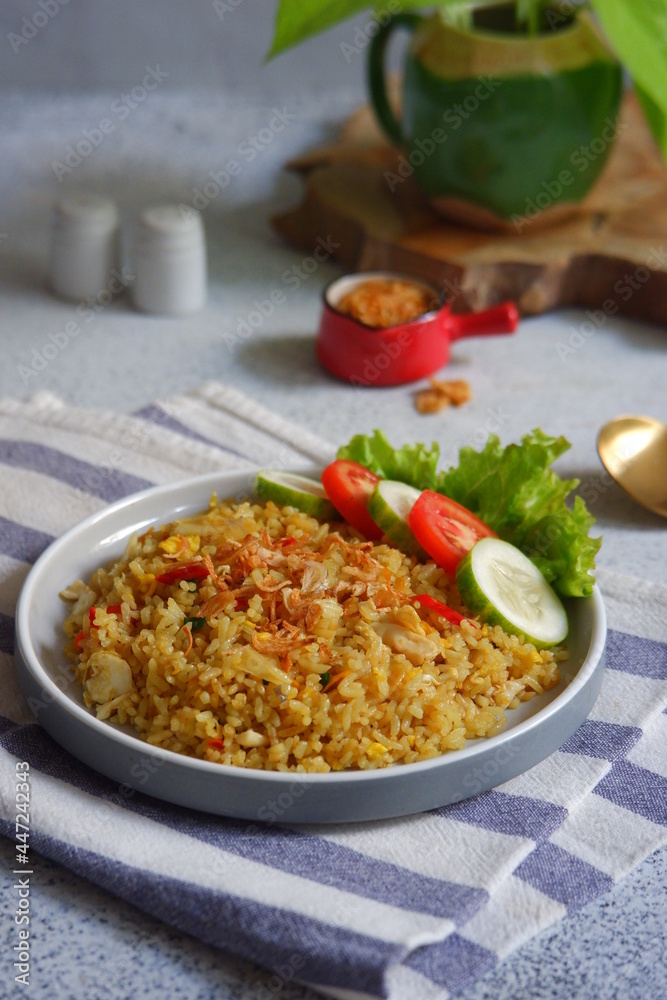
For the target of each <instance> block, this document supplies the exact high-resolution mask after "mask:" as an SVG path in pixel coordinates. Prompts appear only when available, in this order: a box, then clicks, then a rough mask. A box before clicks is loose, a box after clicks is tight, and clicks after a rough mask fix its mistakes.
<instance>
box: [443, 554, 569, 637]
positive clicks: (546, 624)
mask: <svg viewBox="0 0 667 1000" xmlns="http://www.w3.org/2000/svg"><path fill="white" fill-rule="evenodd" d="M456 583H457V585H458V588H459V593H460V594H461V597H462V599H463V601H464V603H465V604H466V605H467V607H469V608H470V610H471V611H472V612H473V614H475V615H479V617H480V618H481V619H482V621H485V622H487V623H488V624H489V625H500V626H501V628H503V629H504V630H505V632H509V633H511V634H512V635H522V636H523V637H524V638H525V639H526V640H527V641H528V642H532V643H533V645H535V646H537V647H538V649H544V648H546V647H548V646H555V645H557V644H558V643H559V642H562V641H563V639H565V637H566V635H567V630H568V624H567V614H566V611H565V608H564V607H563V605H562V604H561V602H560V600H559V599H558V597H557V596H556V594H555V592H554V590H553V589H552V587H551V586H550V585H549V584H548V583H547V581H546V580H545V579H544V577H543V576H542V574H541V573H540V571H539V569H538V568H537V566H535V565H534V564H533V563H532V562H531V561H530V559H529V558H528V556H525V555H524V554H523V552H521V551H520V549H517V548H516V546H514V545H510V543H509V542H503V541H501V539H500V538H482V539H480V541H479V542H477V543H476V544H475V545H474V546H473V547H472V549H471V550H470V552H469V553H468V554H467V556H465V557H464V558H463V559H462V560H461V562H460V563H459V565H458V568H457V570H456Z"/></svg>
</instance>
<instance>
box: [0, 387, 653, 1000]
mask: <svg viewBox="0 0 667 1000" xmlns="http://www.w3.org/2000/svg"><path fill="white" fill-rule="evenodd" d="M332 454H333V446H332V445H330V444H328V443H326V442H324V441H321V440H319V439H317V438H315V437H313V436H312V435H310V434H308V433H307V432H306V431H304V430H303V429H302V428H299V427H296V426H294V425H292V424H289V423H287V422H286V421H284V420H283V419H281V418H279V417H278V416H276V415H275V414H272V413H270V412H268V411H267V410H265V409H263V408H262V407H260V406H258V405H257V403H255V402H254V401H250V400H249V399H247V398H246V397H244V396H242V395H240V394H239V393H238V392H236V391H235V390H233V389H229V388H224V387H222V386H219V385H215V384H206V385H204V386H202V387H201V388H200V389H198V390H197V391H195V392H193V393H191V394H189V395H186V396H179V397H177V398H174V399H170V400H166V401H162V402H159V403H156V404H155V405H153V406H150V407H147V408H146V409H144V410H141V411H140V412H138V413H137V414H136V415H134V416H132V417H128V416H120V415H118V414H109V413H97V412H83V411H81V410H76V409H73V408H71V407H69V406H66V405H65V404H63V403H62V402H60V401H59V400H57V399H56V398H54V397H53V396H51V395H48V394H45V393H40V394H38V395H36V396H35V397H33V398H32V399H31V400H29V401H28V402H17V401H14V400H5V401H0V464H1V466H2V469H1V473H0V474H1V475H2V490H1V491H0V670H1V674H2V676H1V679H0V742H1V747H0V803H1V811H0V830H2V832H3V833H4V834H5V835H6V836H7V837H10V838H14V835H15V807H14V806H15V802H14V799H15V773H16V772H15V764H16V760H17V759H18V760H20V761H27V762H28V763H29V765H30V776H31V786H30V792H31V800H30V802H31V806H30V821H31V839H30V844H31V847H32V848H33V849H34V850H35V851H36V852H39V853H41V854H45V855H47V856H48V857H50V858H53V859H55V860H56V861H59V862H61V863H62V864H63V865H66V866H67V867H69V868H71V869H72V870H73V871H75V872H77V873H78V874H80V875H83V876H85V877H86V878H88V879H90V880H91V881H93V882H95V883H96V884H97V885H99V886H102V887H104V888H106V889H108V890H109V891H110V892H112V893H114V894H116V895H117V896H120V897H122V898H123V899H126V900H128V901H129V902H131V903H133V904H135V905H136V906H138V907H140V908H142V909H144V910H146V911H148V912H150V913H151V914H154V915H155V916H158V917H159V918H160V919H162V920H168V921H169V923H171V924H173V925H175V926H176V927H179V928H182V929H183V930H185V931H187V933H188V934H191V935H196V936H198V937H199V938H201V940H203V941H205V942H207V943H209V944H212V945H215V946H217V947H219V948H221V949H224V950H226V951H229V952H233V953H234V954H235V955H241V956H244V957H245V958H247V959H250V960H252V961H255V962H257V963H259V964H261V965H263V966H267V967H269V968H271V969H273V970H277V971H278V973H279V974H280V975H282V976H283V977H285V976H287V975H288V973H287V972H286V969H287V970H288V972H289V978H294V979H299V980H301V981H304V982H308V983H311V984H314V985H315V986H316V987H317V988H319V989H320V990H321V991H322V992H323V993H325V994H327V995H330V996H338V997H354V996H359V997H368V996H370V997H385V996H387V997H396V998H402V997H405V996H418V997H420V998H425V1000H427V998H434V1000H435V998H445V997H448V996H451V995H456V993H457V992H459V991H460V990H461V989H463V988H464V987H465V986H466V985H468V984H469V983H470V982H471V981H472V980H474V979H475V978H476V977H478V976H480V975H483V974H484V973H485V972H487V971H488V970H490V969H491V968H493V966H494V965H496V964H497V963H498V962H499V961H501V960H502V959H503V958H504V957H505V956H506V955H507V954H508V953H509V952H511V951H512V950H513V949H515V948H517V947H518V946H519V945H520V944H521V943H523V942H524V941H525V940H526V939H527V938H529V937H530V936H531V935H533V934H535V933H536V932H538V931H539V930H541V929H544V928H546V927H548V926H549V925H550V924H552V923H553V922H554V921H557V920H559V919H560V918H561V917H563V916H564V915H565V914H566V913H568V912H569V911H571V910H574V909H576V908H577V907H580V906H582V905H583V904H585V903H587V902H588V901H589V900H591V899H593V898H594V897H596V896H598V895H599V894H601V893H604V892H605V891H607V890H608V889H609V888H610V887H611V886H612V885H613V884H614V882H615V881H616V880H618V879H620V878H622V877H623V876H624V875H625V874H626V873H627V872H628V871H630V869H631V868H632V867H633V866H634V865H636V864H637V863H638V862H639V861H640V860H641V859H642V858H644V857H645V856H646V855H648V854H649V853H650V852H652V851H653V850H655V849H656V848H657V847H659V846H660V845H662V844H664V843H665V841H666V840H667V836H666V830H667V759H666V753H665V748H666V747H667V714H665V706H666V705H667V627H666V625H665V615H664V609H665V607H666V606H667V588H665V587H660V586H656V585H653V584H649V583H647V582H645V581H640V580H634V579H631V578H629V577H624V576H619V575H617V574H614V573H610V572H601V573H600V574H599V580H600V584H601V587H602V590H603V593H604V596H605V601H606V606H607V612H608V618H609V624H610V634H609V645H608V659H607V667H606V670H605V676H604V682H603V688H602V693H601V695H600V697H599V699H598V701H597V703H596V705H595V706H594V708H593V710H592V712H591V714H590V717H589V718H588V719H587V721H586V722H585V723H584V725H583V726H582V727H581V728H580V729H579V731H578V732H577V733H576V734H575V735H574V736H573V737H572V738H571V739H570V740H568V742H567V743H566V744H565V745H564V746H563V747H561V749H560V750H559V751H558V752H557V753H554V754H553V755H552V756H551V757H549V758H548V759H547V760H545V761H544V762H543V763H542V764H540V765H538V766H537V767H535V768H533V769H532V770H531V771H529V772H527V773H526V774H523V775H521V776H520V777H518V778H515V779H513V780H512V781H510V782H508V783H506V784H505V785H503V786H501V787H498V788H496V789H494V790H493V791H490V792H485V793H483V794H481V795H477V796H476V797H475V798H472V799H469V800H467V801H464V802H459V803H456V804H455V805H451V806H447V807H445V808H441V809H436V810H434V811H432V812H430V813H427V814H423V815H418V816H411V817H408V818H405V819H397V820H390V821H385V822H374V823H367V824H362V825H351V826H339V827H322V828H315V827H309V828H302V827H300V828H289V827H287V826H281V825H280V823H279V822H278V823H275V824H273V825H270V826H263V825H260V824H257V823H250V822H245V821H237V820H226V819H223V818H220V817H213V816H209V815H206V814H204V813H198V812H195V811H192V810H188V809H184V808H180V807H177V806H173V805H170V804H168V803H162V802H160V801H157V800H155V799H152V798H149V797H147V796H144V795H142V794H140V793H133V794H131V795H129V796H123V795H120V794H119V788H118V786H117V785H116V784H115V783H114V782H113V781H110V780H108V779H106V778H104V777H102V776H100V775H99V774H97V773H95V772H94V771H92V770H90V769H89V768H88V767H86V766H85V765H84V764H82V763H80V762H79V761H77V760H75V759H74V758H72V757H71V756H69V754H67V753H66V752H65V751H63V750H61V749H60V748H59V747H58V746H57V745H56V744H55V743H54V742H53V741H52V740H51V739H50V737H48V736H47V735H46V733H44V732H43V731H42V730H41V729H40V727H39V726H38V725H37V724H36V723H35V721H34V719H33V717H32V716H31V714H30V711H29V709H28V707H27V705H26V704H25V702H24V701H23V699H22V697H21V695H20V693H19V691H18V689H17V687H16V682H15V679H14V675H13V660H12V649H13V629H14V621H13V613H14V607H15V603H16V598H17V595H18V591H19V589H20V586H21V583H22V581H23V579H24V578H25V575H26V573H27V571H28V569H29V566H30V564H31V563H32V562H33V561H34V560H35V558H36V557H37V556H38V555H39V553H40V552H41V551H42V550H43V549H44V548H45V547H46V546H47V545H48V544H49V543H50V542H51V541H52V540H53V539H54V538H55V537H57V536H58V535H59V534H61V533H62V532H63V531H64V530H65V529H67V528H68V527H70V526H71V525H72V524H74V523H76V522H77V521H79V520H81V519H82V518H83V517H85V516H87V515H88V514H91V513H93V512H94V511H96V510H99V509H100V508H101V507H103V506H104V505H105V504H106V503H108V502H110V501H112V500H115V499H117V498H119V497H122V496H124V495H126V494H128V493H130V492H133V491H135V490H137V489H141V488H143V487H146V486H148V485H150V484H152V483H155V484H158V483H165V482H169V481H172V480H176V479H179V478H183V477H185V476H188V475H192V474H197V473H202V472H210V471H211V470H215V469H233V468H239V467H241V468H246V467H250V466H252V465H266V464H271V465H275V464H278V463H280V464H284V465H292V466H296V467H298V466H302V465H308V464H312V463H313V462H316V463H317V462H320V463H322V462H326V461H327V460H328V459H329V458H330V457H331V456H332ZM72 816H76V817H77V822H76V824H73V823H72V822H71V817H72Z"/></svg>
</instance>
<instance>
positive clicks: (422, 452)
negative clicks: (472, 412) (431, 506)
mask: <svg viewBox="0 0 667 1000" xmlns="http://www.w3.org/2000/svg"><path fill="white" fill-rule="evenodd" d="M336 457H337V458H348V459H350V460H351V461H352V462H359V464H360V465H365V466H366V468H367V469H371V471H372V472H374V473H375V474H376V476H380V478H381V479H397V480H398V481H399V482H401V483H408V485H410V486H415V487H416V488H417V489H418V490H432V489H435V484H436V481H437V472H436V469H437V465H438V459H439V457H440V449H439V447H438V445H437V444H436V443H435V441H434V442H433V444H432V445H431V447H430V448H427V447H426V445H424V444H413V445H405V447H403V448H393V447H392V446H391V445H390V444H389V441H387V438H386V437H385V436H384V434H383V433H382V431H378V430H376V431H373V436H372V437H367V436H366V435H365V434H357V435H355V437H353V438H352V440H351V441H350V443H349V444H348V445H345V446H344V447H342V448H339V449H338V454H337V455H336Z"/></svg>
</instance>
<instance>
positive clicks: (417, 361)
mask: <svg viewBox="0 0 667 1000" xmlns="http://www.w3.org/2000/svg"><path fill="white" fill-rule="evenodd" d="M373 279H380V280H382V281H391V280H396V279H398V280H401V281H409V282H411V283H412V284H415V285H419V286H420V287H421V288H422V289H425V290H426V291H427V292H428V293H429V294H430V295H432V296H433V298H434V299H436V300H438V301H440V295H439V294H438V292H437V290H436V289H435V288H434V287H433V286H431V285H429V284H427V283H426V282H423V281H416V280H415V279H414V278H412V277H410V276H409V275H404V274H394V273H391V272H386V271H366V272H364V273H360V274H348V275H345V276H344V277H342V278H338V279H337V280H336V281H333V282H332V283H331V284H330V285H329V286H328V287H327V288H326V289H325V291H324V307H323V309H322V319H321V322H320V329H319V334H318V338H317V357H318V359H319V361H320V363H321V364H322V365H323V366H324V367H325V368H326V369H327V371H329V372H331V374H332V375H336V376H337V377H338V378H342V379H345V380H346V381H348V382H354V383H355V384H356V385H367V386H372V385H400V384H401V383H403V382H416V381H417V379H420V378H424V376H426V375H431V374H433V372H436V371H438V369H439V368H442V367H443V366H444V365H446V364H447V362H448V361H449V347H450V344H451V343H452V342H453V341H455V340H460V339H461V338H462V337H486V336H489V335H491V334H496V333H513V332H514V331H515V330H516V328H517V324H518V322H519V311H518V309H517V307H516V305H515V304H514V303H513V302H503V303H501V304H500V305H497V306H494V307H493V308H492V309H485V310H484V311H483V312H478V313H470V314H468V315H466V316H459V315H456V316H455V315H452V313H451V309H450V305H449V303H447V302H445V303H444V304H443V305H442V306H441V307H440V308H437V309H433V310H431V312H427V313H424V315H422V316H418V317H417V318H416V319H413V320H410V321H409V322H407V323H401V324H400V325H399V326H389V327H381V328H380V329H377V328H375V327H370V326H366V324H365V323H361V322H360V321H359V320H357V319H354V318H353V317H352V316H348V315H346V314H345V313H342V312H340V310H339V309H338V308H337V306H338V303H339V302H340V301H341V299H342V298H343V296H344V295H347V293H348V292H350V291H352V290H353V288H355V286H356V285H358V284H360V283H361V282H362V281H370V280H373Z"/></svg>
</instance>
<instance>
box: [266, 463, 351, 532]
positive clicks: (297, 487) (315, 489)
mask: <svg viewBox="0 0 667 1000" xmlns="http://www.w3.org/2000/svg"><path fill="white" fill-rule="evenodd" d="M255 491H256V493H257V496H258V497H260V498H261V499H262V500H273V502H274V503H277V504H280V506H281V507H296V508H297V509H298V510H302V511H303V512H304V514H310V515H311V517H316V518H318V520H320V521H340V514H339V513H338V511H337V510H336V508H335V507H334V505H333V504H332V503H331V501H330V500H327V495H326V493H325V492H324V487H323V486H322V483H318V481H317V480H316V479H310V478H309V477H308V476H295V475H293V474H292V473H291V472H278V471H277V470H275V469H261V470H260V471H259V472H258V473H257V483H256V484H255Z"/></svg>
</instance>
